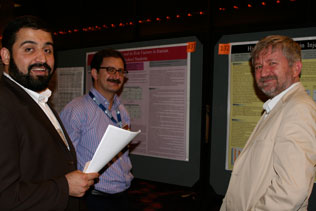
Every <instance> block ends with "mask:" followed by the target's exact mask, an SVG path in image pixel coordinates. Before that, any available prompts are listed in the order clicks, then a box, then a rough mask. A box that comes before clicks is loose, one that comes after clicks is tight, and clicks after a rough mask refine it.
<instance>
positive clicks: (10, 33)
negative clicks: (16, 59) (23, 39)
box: [2, 15, 52, 52]
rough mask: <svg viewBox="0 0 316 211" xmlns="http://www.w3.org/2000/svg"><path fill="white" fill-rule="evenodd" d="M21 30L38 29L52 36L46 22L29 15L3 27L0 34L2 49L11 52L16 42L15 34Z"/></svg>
mask: <svg viewBox="0 0 316 211" xmlns="http://www.w3.org/2000/svg"><path fill="white" fill-rule="evenodd" d="M22 28H32V29H36V30H37V29H40V30H43V31H46V32H49V33H51V34H52V30H51V29H50V28H49V27H48V25H47V24H46V22H44V21H43V20H41V19H39V18H38V17H35V16H31V15H25V16H20V17H17V18H15V19H14V20H12V21H11V22H9V23H8V25H7V26H6V27H5V29H4V31H3V33H2V47H4V48H7V49H8V50H9V51H10V52H12V46H13V44H14V42H15V41H16V34H17V33H18V31H19V30H20V29H22Z"/></svg>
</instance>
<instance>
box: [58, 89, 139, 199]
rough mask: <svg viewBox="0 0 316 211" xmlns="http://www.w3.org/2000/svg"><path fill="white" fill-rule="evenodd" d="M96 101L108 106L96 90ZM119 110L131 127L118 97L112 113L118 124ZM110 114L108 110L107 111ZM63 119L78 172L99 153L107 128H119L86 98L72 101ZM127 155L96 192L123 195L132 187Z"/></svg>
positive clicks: (106, 173)
mask: <svg viewBox="0 0 316 211" xmlns="http://www.w3.org/2000/svg"><path fill="white" fill-rule="evenodd" d="M90 91H91V92H92V93H93V94H94V96H95V97H96V99H97V101H98V102H100V103H102V104H103V105H104V106H105V107H106V108H107V109H108V107H109V102H108V101H107V100H106V98H104V97H103V96H102V95H101V94H100V93H99V92H98V91H97V90H96V89H94V88H91V90H90ZM117 109H119V111H120V113H121V118H122V124H123V126H124V125H126V124H127V125H129V126H130V118H129V115H128V113H127V111H126V109H125V108H124V106H123V104H120V101H119V98H118V96H115V98H114V102H113V105H112V108H111V110H110V112H111V113H112V115H113V117H114V118H115V119H116V120H117V116H116V111H117ZM108 110H109V109H108ZM60 118H61V120H62V122H63V124H64V126H65V128H66V130H67V132H68V134H69V136H70V138H71V140H72V142H73V145H74V147H75V149H76V153H77V159H78V169H80V170H83V168H84V166H85V163H86V162H87V161H90V160H91V159H92V157H93V154H94V152H95V151H96V149H97V147H98V145H99V143H100V141H101V139H102V137H103V134H104V132H105V130H106V129H107V127H108V125H109V124H111V125H115V126H118V125H116V124H115V123H114V122H112V120H111V119H110V118H109V117H108V116H107V115H106V114H105V113H104V112H103V110H102V109H101V108H100V107H99V106H98V105H97V104H96V103H95V102H94V101H93V100H92V98H91V97H90V96H89V95H88V94H86V95H84V96H81V97H78V98H75V99H73V100H72V101H71V102H70V103H69V104H67V105H66V106H65V108H64V109H63V110H62V111H61V114H60ZM128 153H129V152H128V151H127V152H125V153H124V154H122V155H121V156H120V158H118V159H117V160H116V161H115V162H114V163H113V164H112V165H111V166H110V167H109V168H107V169H106V171H104V172H103V173H102V174H101V175H100V178H99V182H98V183H96V184H95V189H97V190H99V191H103V192H106V193H112V194H113V193H118V192H122V191H124V190H126V189H128V188H129V187H130V184H131V180H132V179H133V175H132V174H131V172H130V171H131V168H132V164H131V161H130V159H129V156H128Z"/></svg>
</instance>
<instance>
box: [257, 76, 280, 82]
mask: <svg viewBox="0 0 316 211" xmlns="http://www.w3.org/2000/svg"><path fill="white" fill-rule="evenodd" d="M270 79H275V80H276V79H277V77H276V76H266V77H261V78H260V80H259V81H260V82H262V83H264V82H265V81H266V80H270Z"/></svg>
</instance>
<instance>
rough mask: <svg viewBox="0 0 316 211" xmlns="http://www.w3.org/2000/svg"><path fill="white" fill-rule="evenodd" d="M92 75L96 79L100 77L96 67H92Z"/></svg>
mask: <svg viewBox="0 0 316 211" xmlns="http://www.w3.org/2000/svg"><path fill="white" fill-rule="evenodd" d="M91 76H92V78H93V79H94V80H95V81H96V80H97V79H98V71H97V69H95V68H92V70H91Z"/></svg>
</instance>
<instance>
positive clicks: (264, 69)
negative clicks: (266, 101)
mask: <svg viewBox="0 0 316 211" xmlns="http://www.w3.org/2000/svg"><path fill="white" fill-rule="evenodd" d="M270 74H271V68H270V67H269V66H268V65H263V66H262V70H261V76H262V77H264V76H268V75H270Z"/></svg>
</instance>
